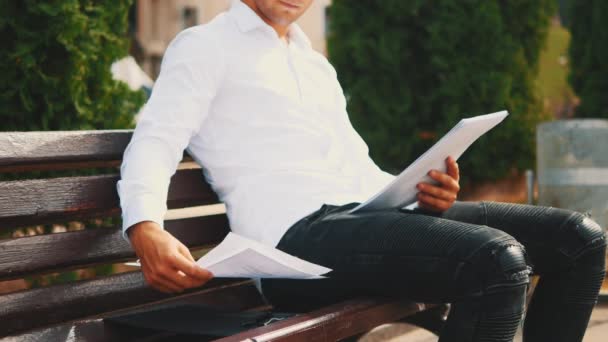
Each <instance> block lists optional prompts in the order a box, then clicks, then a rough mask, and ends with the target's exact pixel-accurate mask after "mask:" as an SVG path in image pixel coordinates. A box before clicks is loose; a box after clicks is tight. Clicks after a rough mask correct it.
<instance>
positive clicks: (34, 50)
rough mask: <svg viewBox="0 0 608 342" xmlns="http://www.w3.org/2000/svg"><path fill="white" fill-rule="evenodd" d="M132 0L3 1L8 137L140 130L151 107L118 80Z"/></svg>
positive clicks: (1, 85)
mask: <svg viewBox="0 0 608 342" xmlns="http://www.w3.org/2000/svg"><path fill="white" fill-rule="evenodd" d="M130 4H131V0H104V1H94V0H43V1H40V0H19V1H13V0H0V13H1V14H0V36H1V37H2V42H3V43H2V49H0V74H2V77H1V78H0V108H1V109H0V120H2V122H1V124H0V129H2V130H59V129H101V128H125V127H130V126H132V121H133V114H134V113H136V111H137V110H138V108H139V107H140V106H141V105H142V104H143V102H144V99H145V97H144V95H143V94H142V93H141V92H133V91H131V90H130V89H129V88H128V87H127V86H126V85H125V84H123V83H122V82H117V81H114V80H113V79H112V76H111V73H110V66H111V64H112V62H114V61H116V60H118V59H119V58H121V57H124V56H125V55H126V54H127V52H128V44H129V39H128V37H127V14H128V9H129V6H130Z"/></svg>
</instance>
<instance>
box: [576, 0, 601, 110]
mask: <svg viewBox="0 0 608 342" xmlns="http://www.w3.org/2000/svg"><path fill="white" fill-rule="evenodd" d="M568 10H569V11H568V12H569V17H570V25H569V26H570V32H571V33H572V39H571V40H570V48H569V52H568V54H569V55H570V61H571V62H570V75H569V77H568V80H569V82H570V84H571V85H572V88H573V89H574V91H575V92H576V93H577V95H578V96H579V98H580V100H581V103H580V106H579V107H577V109H576V114H575V116H577V117H596V118H608V30H607V29H606V28H608V1H606V0H591V1H580V0H578V1H577V0H569V8H568Z"/></svg>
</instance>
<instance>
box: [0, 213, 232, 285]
mask: <svg viewBox="0 0 608 342" xmlns="http://www.w3.org/2000/svg"><path fill="white" fill-rule="evenodd" d="M165 228H166V229H167V230H168V231H169V232H171V233H172V234H173V235H174V236H175V237H177V238H178V239H179V240H180V241H183V243H184V244H185V245H187V246H188V247H190V248H198V247H203V246H209V245H213V244H217V243H219V242H221V240H222V239H223V238H224V237H225V236H226V234H228V232H229V228H228V219H227V218H226V216H225V215H213V216H206V217H194V218H187V219H180V220H174V221H167V222H166V223H165ZM134 257H135V254H134V252H133V250H132V248H131V246H129V244H128V243H127V241H125V240H124V239H123V238H122V231H121V229H120V228H119V227H115V228H97V229H86V230H82V231H77V232H67V233H58V234H47V235H37V236H28V237H22V238H18V239H8V240H0V280H8V279H14V278H19V277H23V276H26V275H31V274H39V273H46V272H52V271H60V270H66V269H74V268H82V267H86V266H91V265H95V264H100V263H108V262H120V261H124V260H128V259H132V258H134Z"/></svg>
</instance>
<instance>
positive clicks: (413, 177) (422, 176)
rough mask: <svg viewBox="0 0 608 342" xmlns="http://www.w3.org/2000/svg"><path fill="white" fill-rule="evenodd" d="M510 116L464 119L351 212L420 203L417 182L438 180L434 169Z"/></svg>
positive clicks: (443, 164) (444, 166)
mask: <svg viewBox="0 0 608 342" xmlns="http://www.w3.org/2000/svg"><path fill="white" fill-rule="evenodd" d="M507 115H509V113H508V112H507V111H501V112H496V113H492V114H486V115H480V116H475V117H472V118H466V119H462V120H460V122H458V124H456V126H454V127H453V128H452V129H451V130H450V131H449V132H448V133H447V134H446V135H444V136H443V137H442V138H441V139H440V140H439V141H438V142H436V143H435V145H433V146H432V147H431V148H430V149H428V150H427V151H426V152H425V153H423V154H422V155H421V156H420V157H418V159H416V160H415V161H414V162H413V163H412V164H410V165H409V166H408V167H407V168H406V169H405V170H403V172H401V173H400V174H399V176H397V177H396V178H395V179H394V180H393V181H392V182H391V183H389V184H388V185H387V186H386V187H385V188H384V189H382V190H381V191H380V192H378V193H377V194H376V195H374V196H373V197H372V198H370V199H369V200H367V201H365V202H364V203H361V204H360V205H358V206H357V207H355V208H353V209H351V210H350V211H349V213H353V212H355V211H360V210H362V211H372V210H382V209H392V208H403V207H405V206H408V205H412V204H413V203H416V194H417V193H418V189H417V188H416V185H417V184H418V183H420V182H426V183H434V182H435V181H433V180H432V179H431V178H430V177H429V176H428V175H427V173H428V172H429V171H430V170H433V169H434V170H438V171H441V172H445V171H446V165H445V160H446V158H447V157H449V156H452V157H453V158H454V159H455V160H457V159H458V158H460V156H461V155H462V154H463V153H464V151H466V149H467V148H469V146H471V144H473V142H475V140H477V139H478V138H479V137H480V136H482V135H483V134H485V133H486V132H487V131H489V130H490V129H492V128H493V127H494V126H496V125H498V124H499V123H500V122H501V121H502V120H504V118H505V117H507Z"/></svg>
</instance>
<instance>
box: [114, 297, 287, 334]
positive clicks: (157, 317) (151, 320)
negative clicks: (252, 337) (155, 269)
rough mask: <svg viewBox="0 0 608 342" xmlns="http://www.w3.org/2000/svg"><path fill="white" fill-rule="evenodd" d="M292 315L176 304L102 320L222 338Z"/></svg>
mask: <svg viewBox="0 0 608 342" xmlns="http://www.w3.org/2000/svg"><path fill="white" fill-rule="evenodd" d="M295 315H296V314H294V313H281V312H273V311H248V312H228V311H222V310H219V309H217V308H211V307H207V306H203V305H194V304H179V305H174V306H165V307H161V308H157V309H152V310H149V311H143V312H137V313H130V314H125V315H119V316H114V317H110V318H106V319H104V322H106V323H110V324H116V325H119V326H121V327H125V328H139V329H144V330H154V331H159V332H171V333H176V334H185V335H200V336H209V337H225V336H230V335H234V334H237V333H239V332H242V331H246V330H249V329H253V328H257V327H262V326H265V325H268V324H270V323H273V322H276V321H281V320H283V319H286V318H290V317H293V316H295Z"/></svg>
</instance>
